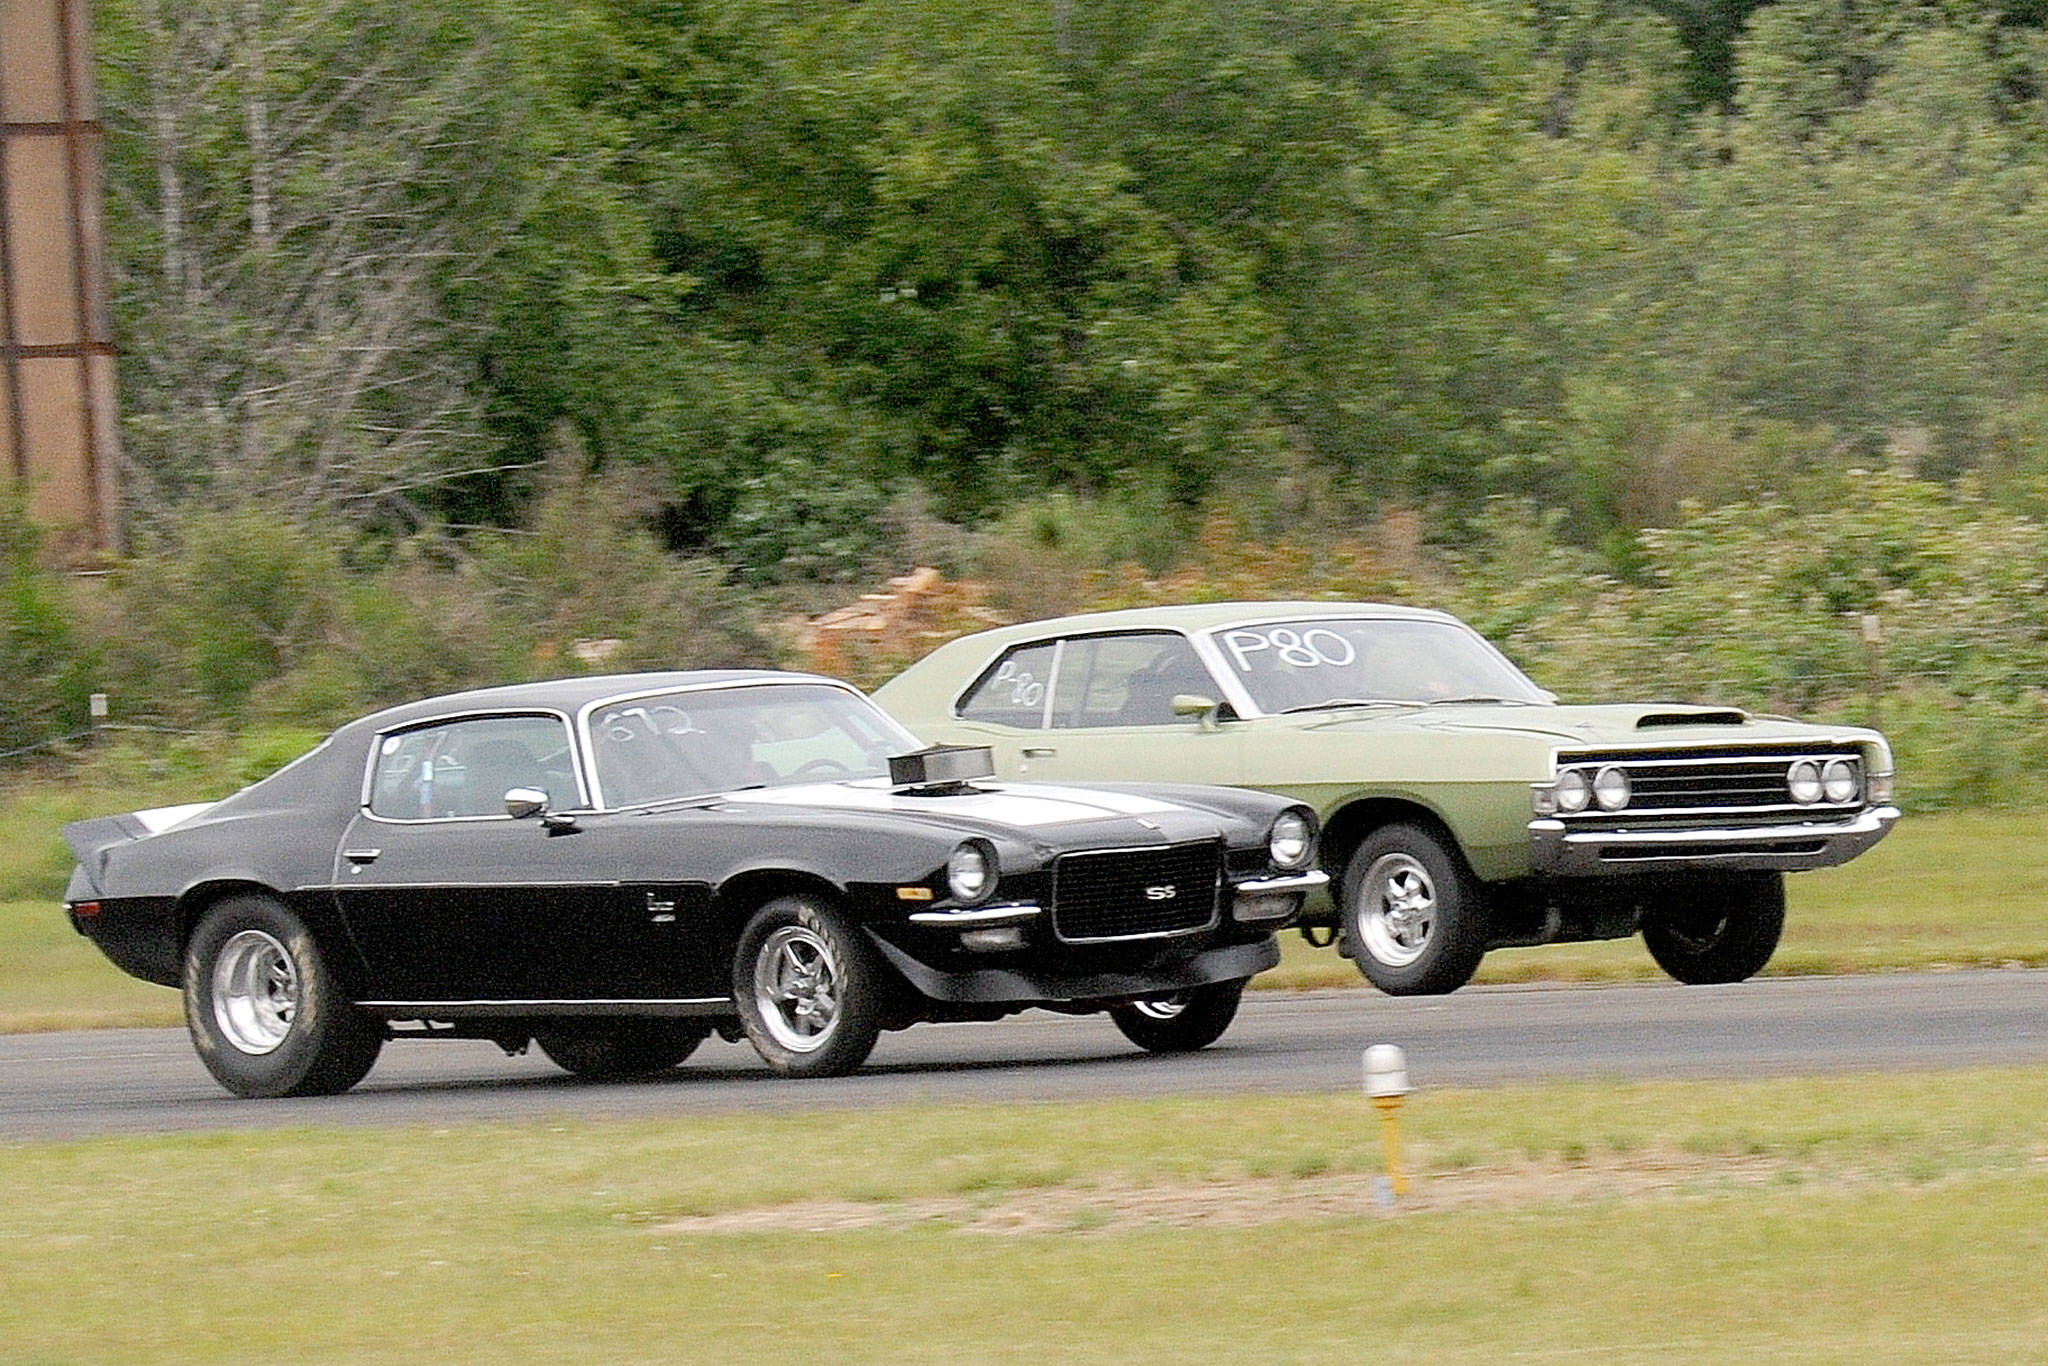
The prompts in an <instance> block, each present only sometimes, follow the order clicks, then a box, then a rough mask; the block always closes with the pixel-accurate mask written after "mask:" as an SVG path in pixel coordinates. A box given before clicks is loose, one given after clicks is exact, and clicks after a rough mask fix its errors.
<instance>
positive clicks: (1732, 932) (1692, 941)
mask: <svg viewBox="0 0 2048 1366" xmlns="http://www.w3.org/2000/svg"><path fill="white" fill-rule="evenodd" d="M1784 930H1785V875H1784V874H1783V873H1752V874H1745V875H1736V876H1730V877H1721V878H1714V879H1712V880H1710V881H1706V882H1698V883H1691V884H1687V885H1683V886H1679V887H1674V888H1672V889H1671V891H1670V892H1669V894H1667V895H1665V896H1664V897H1661V898H1660V899H1659V904H1658V910H1657V913H1656V915H1655V916H1654V918H1646V919H1645V920H1644V921H1643V943H1644V945H1645V946H1647V947H1648V948H1649V950H1650V957H1652V958H1654V959H1656V960H1657V966H1658V967H1660V968H1662V969H1664V971H1666V972H1668V973H1670V974H1671V975H1672V976H1673V977H1675V978H1677V979H1678V980H1679V981H1681V982H1684V983H1685V984H1686V985H1688V986H1713V985H1718V984H1720V983H1724V982H1742V981H1747V980H1748V979H1749V978H1751V977H1754V976H1756V975H1757V973H1759V972H1761V971H1763V968H1764V964H1766V963H1768V962H1770V961H1771V955H1772V954H1773V953H1776V952H1777V950H1778V937H1779V936H1780V935H1781V934H1783V933H1784Z"/></svg>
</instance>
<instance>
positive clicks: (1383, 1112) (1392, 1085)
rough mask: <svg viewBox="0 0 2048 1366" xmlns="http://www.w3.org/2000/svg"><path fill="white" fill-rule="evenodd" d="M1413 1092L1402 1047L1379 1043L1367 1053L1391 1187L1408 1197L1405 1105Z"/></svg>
mask: <svg viewBox="0 0 2048 1366" xmlns="http://www.w3.org/2000/svg"><path fill="white" fill-rule="evenodd" d="M1413 1089H1414V1088H1413V1087H1411V1086H1409V1085H1408V1055H1407V1054H1405V1053H1403V1052H1402V1051H1401V1050H1400V1048H1399V1046H1397V1045H1395V1044H1390V1043H1376V1044H1374V1045H1373V1046H1372V1047H1371V1048H1368V1049H1366V1050H1365V1094H1366V1095H1367V1096H1369V1097H1370V1098H1371V1099H1372V1103H1373V1108H1374V1109H1376V1110H1378V1111H1379V1112H1380V1136H1381V1138H1382V1139H1383V1140H1384V1141H1385V1142H1386V1145H1387V1184H1388V1186H1389V1187H1390V1188H1391V1189H1392V1191H1393V1193H1394V1194H1395V1195H1406V1194H1407V1193H1408V1172H1407V1169H1406V1168H1405V1167H1403V1166H1402V1163H1401V1102H1402V1100H1404V1099H1405V1098H1406V1097H1407V1095H1408V1093H1409V1091H1411V1090H1413Z"/></svg>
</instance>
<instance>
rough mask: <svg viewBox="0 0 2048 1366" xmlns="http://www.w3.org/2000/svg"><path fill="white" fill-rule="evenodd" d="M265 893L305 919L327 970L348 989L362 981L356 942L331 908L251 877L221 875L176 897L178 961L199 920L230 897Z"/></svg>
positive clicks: (181, 958) (352, 988) (182, 960)
mask: <svg viewBox="0 0 2048 1366" xmlns="http://www.w3.org/2000/svg"><path fill="white" fill-rule="evenodd" d="M235 896H267V897H269V898H270V899H271V900H273V901H275V902H277V903H278V904H279V905H281V906H284V907H286V908H288V909H289V910H290V911H291V912H292V914H294V915H296V916H298V917H299V919H300V920H302V921H304V922H305V925H306V928H307V929H308V930H310V931H312V933H313V938H314V941H315V942H316V943H318V944H319V945H320V949H321V952H322V954H323V955H325V957H326V958H327V964H328V969H329V971H331V972H333V973H334V974H335V976H336V977H337V979H338V980H340V981H341V982H342V983H343V984H344V985H345V986H346V987H347V988H348V989H349V990H351V991H353V990H355V988H357V987H359V986H360V985H361V984H362V971H363V970H362V966H361V962H360V959H359V956H358V955H357V953H356V948H355V941H354V940H353V939H352V938H351V937H350V936H349V934H348V931H347V929H346V927H344V926H343V925H342V923H341V921H340V919H339V917H338V916H337V915H336V913H335V912H334V911H333V910H332V909H331V908H322V907H320V906H318V905H315V904H309V903H308V901H307V899H306V898H303V897H294V896H291V895H289V894H287V893H284V892H280V891H279V890H278V889H277V888H275V887H272V886H270V885H268V884H267V883H262V882H258V881H256V880H255V879H254V878H221V879H219V880H217V881H214V882H202V883H200V884H198V885H197V886H195V887H189V888H187V889H186V891H185V894H184V895H183V896H181V897H179V898H178V943H177V956H178V961H179V963H181V964H182V963H183V962H184V958H185V948H186V946H187V945H188V944H190V943H191V942H192V934H193V931H195V930H197V929H198V928H199V922H200V921H201V920H203V919H204V918H205V917H206V913H207V912H208V911H210V910H212V909H213V908H214V907H215V906H217V905H219V904H220V903H221V902H223V901H225V900H227V899H228V898H229V897H235Z"/></svg>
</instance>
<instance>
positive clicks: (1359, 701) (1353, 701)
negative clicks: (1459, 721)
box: [1277, 697, 1422, 716]
mask: <svg viewBox="0 0 2048 1366" xmlns="http://www.w3.org/2000/svg"><path fill="white" fill-rule="evenodd" d="M1421 705H1422V704H1421V703H1419V702H1412V701H1409V700H1407V699H1405V698H1399V697H1332V698H1329V699H1327V700H1325V701H1322V702H1304V703H1302V704H1301V705H1300V706H1298V707H1282V708H1281V709H1280V711H1279V712H1278V713H1277V714H1278V715H1280V716H1292V715H1293V714H1294V713H1295V712H1298V711H1323V710H1325V709H1326V708H1332V707H1419V706H1421Z"/></svg>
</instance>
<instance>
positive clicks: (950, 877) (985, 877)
mask: <svg viewBox="0 0 2048 1366" xmlns="http://www.w3.org/2000/svg"><path fill="white" fill-rule="evenodd" d="M995 881H996V877H995V869H994V867H993V866H992V864H991V861H990V859H989V856H988V851H987V850H985V849H983V848H982V847H981V846H980V845H979V844H974V843H971V842H970V843H967V844H963V845H961V846H960V847H959V848H958V849H955V850H954V851H953V854H952V857H950V858H948V859H947V860H946V890H947V891H949V892H951V893H952V894H953V899H954V900H955V901H979V900H981V899H982V898H983V897H985V896H987V895H988V892H989V888H991V887H993V886H994V885H995Z"/></svg>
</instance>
